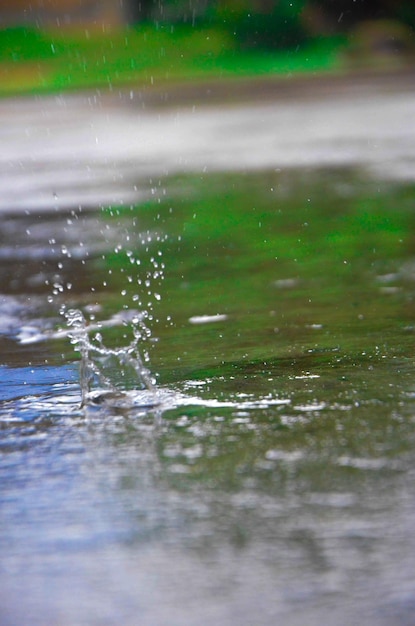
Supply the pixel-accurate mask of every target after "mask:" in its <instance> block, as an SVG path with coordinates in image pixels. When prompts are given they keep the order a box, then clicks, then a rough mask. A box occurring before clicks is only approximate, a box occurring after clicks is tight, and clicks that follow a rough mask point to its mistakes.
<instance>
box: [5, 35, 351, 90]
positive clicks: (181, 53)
mask: <svg viewBox="0 0 415 626" xmlns="http://www.w3.org/2000/svg"><path fill="white" fill-rule="evenodd" d="M343 48H344V38H342V37H338V36H337V37H329V38H317V39H314V40H310V41H304V42H302V43H301V45H300V44H297V45H296V46H295V47H288V48H285V49H280V50H271V49H269V48H267V47H256V46H254V47H251V48H244V47H243V48H241V47H240V46H239V45H238V43H237V38H236V37H235V36H233V35H232V34H231V33H230V32H229V31H228V30H227V29H226V28H224V27H222V28H219V27H215V28H214V27H208V26H204V27H201V28H193V27H191V26H190V25H185V24H184V25H183V24H182V25H167V24H166V25H154V24H145V25H140V26H136V27H130V28H126V29H123V30H115V31H114V32H111V33H102V32H101V33H99V32H97V31H95V32H89V31H88V30H84V31H83V32H79V33H76V34H74V33H69V32H65V31H62V32H59V31H57V32H46V31H45V32H40V31H37V30H34V29H29V28H13V29H6V30H3V31H0V94H3V95H8V94H11V93H19V92H39V91H59V90H63V89H80V88H88V87H99V86H102V87H110V88H111V87H114V86H117V85H134V86H146V85H154V84H160V83H165V82H169V81H170V82H175V81H183V80H191V79H203V78H216V77H222V76H233V75H235V76H249V75H264V74H270V73H283V72H309V71H319V70H332V71H334V70H336V69H339V67H340V65H341V60H340V56H341V51H342V50H343Z"/></svg>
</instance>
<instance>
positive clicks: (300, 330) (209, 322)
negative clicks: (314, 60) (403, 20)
mask: <svg viewBox="0 0 415 626" xmlns="http://www.w3.org/2000/svg"><path fill="white" fill-rule="evenodd" d="M375 91H376V90H375ZM324 93H325V97H324V100H322V99H319V98H318V96H312V97H307V100H301V99H298V98H297V99H293V100H290V101H288V100H287V99H286V98H285V99H278V98H275V101H274V100H270V99H268V100H267V101H266V102H264V103H258V102H256V103H255V102H251V103H250V104H249V106H248V105H242V106H232V105H231V104H230V103H229V102H228V103H227V105H226V107H223V108H219V107H215V106H210V107H203V106H201V105H200V104H198V106H197V107H196V109H195V110H190V109H187V108H181V109H179V108H177V109H174V110H173V109H162V108H161V109H157V110H156V109H150V110H146V109H144V110H141V109H135V108H134V107H132V106H131V105H130V104H128V105H127V103H126V102H125V101H124V100H123V98H122V97H120V99H119V101H117V99H115V100H114V98H112V99H107V98H103V99H102V100H96V101H95V102H92V100H89V101H88V96H68V97H65V99H62V98H55V97H51V98H41V99H39V100H19V101H18V102H16V103H15V106H14V104H13V103H11V102H8V101H2V102H1V103H0V109H1V113H2V115H3V119H4V120H5V121H6V123H5V124H4V125H3V130H2V131H1V135H2V142H1V147H0V162H1V163H2V171H3V175H2V176H1V177H0V188H1V189H2V194H1V200H0V210H1V216H0V258H1V260H2V265H1V268H0V291H1V295H0V352H1V363H2V365H1V367H0V475H1V481H2V495H1V498H0V500H1V513H0V519H1V527H2V533H1V537H0V547H1V551H2V559H1V562H0V576H1V579H2V587H1V590H0V606H1V609H0V621H1V623H2V624H5V625H6V626H7V625H9V624H10V625H12V624H16V623H19V624H20V623H21V624H24V623H27V622H28V620H29V621H30V623H31V624H33V626H38V625H39V626H40V625H42V626H43V625H44V624H45V623H56V624H58V623H59V624H62V626H69V625H71V624H78V623H88V624H89V625H91V626H94V625H98V624H102V623H122V624H125V625H126V626H128V625H130V624H131V626H132V625H136V624H137V623H138V622H139V623H140V626H146V625H148V626H150V625H151V626H153V625H154V624H163V623H167V622H168V623H169V625H171V626H182V625H183V624H188V623H189V620H190V622H191V623H192V626H199V625H200V626H202V625H204V624H206V623H210V622H214V623H215V624H217V625H218V626H229V625H230V624H233V623H238V625H240V626H251V625H252V624H256V625H258V626H269V625H270V624H275V623H283V624H284V625H287V626H291V625H293V626H295V625H297V624H304V623H307V624H310V625H313V624H317V623H321V621H322V620H323V621H325V622H326V623H333V624H334V623H335V624H336V625H337V624H338V625H340V626H342V625H344V626H346V625H349V624H351V623H355V622H356V621H357V622H359V623H360V622H364V623H365V624H367V625H370V626H371V625H373V626H375V625H376V626H379V625H380V626H383V625H385V626H386V624H390V623H392V622H393V623H398V624H406V623H408V624H409V623H411V619H412V615H413V598H414V597H415V587H414V585H413V584H412V583H411V581H412V578H413V576H412V572H413V570H414V566H415V563H414V560H415V545H414V541H413V526H414V518H415V509H414V506H413V504H412V503H413V502H414V495H415V494H414V487H413V471H414V462H415V457H414V453H413V449H414V439H415V431H414V425H415V422H414V399H415V387H414V383H413V339H414V332H415V325H414V322H413V319H414V313H415V310H414V295H415V291H414V286H415V279H414V278H415V272H414V267H415V253H414V247H413V232H414V217H413V206H414V198H415V187H414V184H413V182H414V181H413V161H414V157H415V152H414V149H413V146H414V145H415V144H414V141H413V137H412V135H413V132H414V128H415V126H414V125H413V124H412V120H413V119H415V116H414V111H413V99H412V95H411V90H410V89H409V88H408V86H407V85H406V87H405V89H403V90H395V91H388V90H386V92H385V91H383V92H382V93H379V94H378V96H379V97H376V98H375V99H374V98H373V90H371V89H370V87H369V86H366V87H365V88H364V89H362V91H361V92H359V94H358V95H356V93H355V92H353V94H352V93H350V94H347V93H346V94H345V93H344V91H343V92H342V93H340V92H339V93H336V92H333V93H331V94H330V93H327V90H325V92H324ZM376 93H378V92H377V91H376ZM299 119H301V120H302V121H303V122H304V123H302V124H299V123H298V120H299ZM75 312H76V314H75ZM65 315H66V317H65ZM68 320H69V321H70V322H71V320H72V323H70V324H69V325H68V323H67V322H68ZM78 322H79V323H78ZM71 342H72V343H71ZM22 589H24V594H22ZM74 597H76V599H77V600H76V602H74Z"/></svg>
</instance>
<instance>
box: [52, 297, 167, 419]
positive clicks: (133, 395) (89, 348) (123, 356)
mask: <svg viewBox="0 0 415 626" xmlns="http://www.w3.org/2000/svg"><path fill="white" fill-rule="evenodd" d="M64 315H65V318H66V322H67V325H68V331H67V336H68V337H69V339H70V341H71V343H72V345H73V346H74V348H75V350H76V351H77V352H79V354H80V356H81V361H80V368H79V376H80V387H81V397H82V405H83V406H85V405H90V404H93V405H97V406H108V405H110V406H113V407H118V408H131V407H132V406H155V405H157V404H158V396H157V390H156V387H155V385H154V382H153V380H152V377H151V374H150V372H149V370H148V369H147V368H146V367H145V366H144V363H143V360H142V358H141V354H140V351H139V343H140V341H141V340H142V339H143V334H145V333H146V327H145V326H144V322H143V320H142V318H141V317H140V316H139V315H137V316H135V317H133V318H132V320H131V328H132V333H133V338H132V340H131V342H130V343H129V344H128V345H126V346H122V347H119V348H109V347H107V346H105V345H104V341H103V338H102V335H101V333H100V332H96V333H95V335H94V336H93V337H91V336H90V333H91V332H92V331H95V330H96V329H97V325H96V324H94V325H91V326H89V325H88V323H87V321H86V319H85V316H84V314H83V313H82V311H80V310H79V309H69V310H68V311H65V312H64ZM98 326H99V325H98ZM111 370H112V371H117V372H118V373H121V375H122V376H123V375H125V373H126V372H127V371H132V372H133V375H134V383H135V389H134V390H132V391H126V390H122V389H120V388H118V387H117V384H116V383H115V382H114V380H113V377H112V376H111V374H110V373H108V372H111ZM138 387H139V388H140V389H137V388H138ZM143 392H145V393H143Z"/></svg>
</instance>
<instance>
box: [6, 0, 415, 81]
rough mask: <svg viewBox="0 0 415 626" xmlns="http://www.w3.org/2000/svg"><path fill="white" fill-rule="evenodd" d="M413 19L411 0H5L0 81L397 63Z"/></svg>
mask: <svg viewBox="0 0 415 626" xmlns="http://www.w3.org/2000/svg"><path fill="white" fill-rule="evenodd" d="M414 26H415V12H414V11H413V3H412V2H410V1H408V0H401V1H391V0H356V1H355V0H339V1H335V2H334V1H333V0H292V1H289V0H279V1H274V2H273V1H271V0H188V1H180V2H176V1H174V2H173V1H171V0H165V1H160V0H157V1H154V0H141V1H138V0H105V1H103V2H97V1H96V0H60V1H59V0H33V1H32V2H26V1H24V0H17V1H13V2H12V1H10V2H9V1H7V0H1V2H0V28H1V30H0V79H1V80H0V83H1V84H0V91H1V92H3V93H10V92H19V91H20V92H21V91H28V90H33V89H37V90H39V89H49V90H50V89H62V88H67V87H71V88H76V87H83V86H85V85H100V84H108V83H109V84H111V85H114V84H121V83H122V84H125V83H130V82H137V81H141V82H142V83H150V82H152V83H154V81H155V80H158V81H161V80H162V81H166V80H177V79H188V78H196V77H208V76H209V77H212V76H223V75H225V76H228V75H258V74H259V75H264V74H275V73H281V72H310V71H317V70H331V71H344V70H348V69H350V68H353V69H355V68H356V67H360V68H362V67H363V68H368V67H369V68H371V69H373V68H376V69H391V68H392V69H396V68H397V67H402V66H407V65H408V64H412V62H413V60H414V50H415V42H414V31H413V29H414Z"/></svg>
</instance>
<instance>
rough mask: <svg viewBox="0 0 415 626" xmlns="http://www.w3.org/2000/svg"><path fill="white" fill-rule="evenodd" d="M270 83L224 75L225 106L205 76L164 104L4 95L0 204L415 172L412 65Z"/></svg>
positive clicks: (134, 97) (67, 204) (121, 97)
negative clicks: (343, 169) (204, 181)
mask: <svg viewBox="0 0 415 626" xmlns="http://www.w3.org/2000/svg"><path fill="white" fill-rule="evenodd" d="M270 84H271V85H272V83H270V81H267V82H264V83H260V84H259V85H258V84H257V83H256V82H254V83H252V85H251V90H250V89H249V86H248V85H249V84H248V85H247V83H246V82H242V83H240V85H242V87H243V88H242V87H239V91H238V85H239V83H235V84H234V85H233V84H230V85H229V86H228V99H227V100H226V104H225V105H224V104H223V103H222V104H218V103H217V97H219V95H221V94H222V93H223V86H222V91H221V90H219V91H218V93H217V97H216V98H210V99H209V94H211V93H214V94H215V93H216V92H215V89H214V85H210V86H209V85H207V86H204V87H202V86H199V87H198V88H193V91H192V90H190V89H189V87H187V88H183V94H182V99H183V101H184V103H183V102H182V103H181V102H180V90H179V89H178V88H176V89H175V91H174V94H175V96H174V97H172V98H171V100H172V101H173V103H172V105H171V107H168V106H166V99H167V103H168V101H169V99H168V97H167V96H168V93H167V94H164V93H163V92H156V93H150V94H149V93H146V92H144V93H141V92H140V91H139V90H136V91H134V90H130V91H120V92H119V93H112V94H105V95H100V94H99V93H90V94H83V95H70V94H67V95H64V96H61V95H52V96H39V97H33V98H21V99H12V100H2V101H0V119H1V120H2V125H1V130H0V187H1V190H2V193H1V197H0V211H3V212H4V211H6V212H8V211H25V210H37V211H49V210H54V209H61V208H73V207H74V206H75V207H77V206H79V205H81V206H82V207H84V208H87V207H88V206H90V207H93V208H96V207H97V206H100V205H109V204H125V203H131V202H136V201H138V200H141V199H143V189H144V188H145V189H146V190H147V192H148V189H149V187H150V188H151V182H150V184H149V181H150V179H153V180H154V179H156V180H157V178H158V177H160V176H165V175H167V174H175V173H178V172H189V171H191V172H195V173H197V172H199V173H201V174H203V173H204V174H206V173H209V172H214V171H221V170H242V171H243V170H251V169H268V168H275V169H281V168H287V167H295V168H299V167H301V168H314V167H319V166H336V165H337V166H347V165H356V166H358V167H361V168H362V170H364V171H367V172H369V173H373V175H374V176H376V177H381V178H386V179H392V180H412V179H413V177H414V170H415V167H414V165H415V124H414V122H413V120H414V119H415V97H414V94H415V76H414V75H413V74H407V75H404V77H398V79H397V78H396V77H395V78H394V77H393V76H392V77H391V76H389V77H385V78H384V79H383V80H381V79H380V78H379V77H378V76H375V77H371V78H369V77H366V78H360V79H359V80H356V81H355V82H354V81H353V80H352V79H350V78H348V79H343V80H337V81H336V80H334V81H332V82H330V81H327V80H326V81H323V82H321V81H319V80H316V81H312V80H310V79H308V80H306V81H302V82H301V81H300V82H299V83H298V85H297V84H296V83H295V82H294V84H293V83H290V88H287V84H286V83H284V82H283V83H281V82H277V83H276V84H275V85H274V86H273V88H272V89H271V88H270ZM264 85H265V87H268V88H267V89H265V87H264ZM278 85H280V89H278ZM294 85H296V86H294ZM261 86H262V87H261ZM233 91H234V92H235V95H234V97H233V98H231V96H230V95H229V94H232V92H233ZM192 93H193V95H194V100H193V102H192V97H191V94H192ZM238 94H241V97H244V96H245V101H242V102H241V101H240V100H239V99H238ZM204 95H206V97H205V98H204ZM235 98H236V99H237V100H238V101H237V102H236V103H235ZM160 105H163V106H160Z"/></svg>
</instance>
